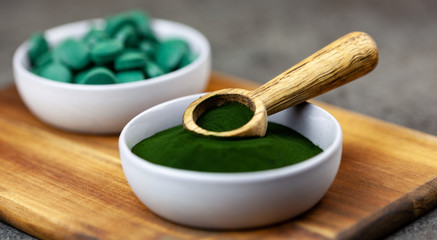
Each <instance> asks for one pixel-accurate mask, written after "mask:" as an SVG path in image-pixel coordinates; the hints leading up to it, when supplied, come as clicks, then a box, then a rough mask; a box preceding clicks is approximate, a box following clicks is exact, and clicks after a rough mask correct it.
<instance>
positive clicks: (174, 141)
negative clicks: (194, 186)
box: [132, 103, 322, 173]
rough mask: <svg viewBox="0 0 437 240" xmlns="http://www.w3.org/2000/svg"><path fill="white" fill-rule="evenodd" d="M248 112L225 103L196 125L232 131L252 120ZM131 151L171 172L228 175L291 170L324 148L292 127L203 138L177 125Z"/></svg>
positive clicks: (235, 105)
mask: <svg viewBox="0 0 437 240" xmlns="http://www.w3.org/2000/svg"><path fill="white" fill-rule="evenodd" d="M247 109H248V108H247ZM247 109H244V107H242V106H238V104H234V103H232V104H228V105H225V106H223V107H219V108H217V109H214V111H209V112H206V113H205V114H204V115H203V116H202V119H199V120H198V121H197V124H198V125H199V126H201V127H203V128H205V129H208V130H211V131H227V130H232V129H234V128H237V127H240V126H241V125H244V124H245V122H247V121H248V120H249V119H250V118H251V114H252V115H253V112H251V111H247ZM215 120H216V121H215ZM132 152H133V153H134V154H136V155H138V156H139V157H141V158H143V159H147V161H149V162H152V163H155V164H159V165H163V166H167V167H171V168H178V169H186V170H194V171H201V172H222V173H223V172H225V173H230V172H252V171H261V170H268V169H274V168H280V167H285V166H289V165H292V164H295V163H299V162H302V161H304V160H306V159H308V158H311V157H313V156H315V155H317V154H319V153H320V152H322V149H320V148H319V147H318V146H316V145H314V144H313V143H312V142H311V141H310V140H308V139H307V138H305V137H304V136H302V135H301V134H299V133H298V132H296V131H294V130H292V129H291V128H288V127H286V126H283V125H280V124H277V123H273V122H269V124H268V129H267V133H266V135H265V137H262V138H216V137H206V136H202V135H198V134H195V133H192V132H190V131H187V130H185V129H184V128H183V126H182V125H179V126H176V127H173V128H169V129H166V130H164V131H161V132H159V133H156V134H155V135H153V136H151V137H149V138H146V139H144V140H142V141H140V142H139V143H138V144H136V145H135V146H134V147H133V148H132Z"/></svg>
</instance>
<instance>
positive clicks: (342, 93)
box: [0, 0, 437, 239]
mask: <svg viewBox="0 0 437 240" xmlns="http://www.w3.org/2000/svg"><path fill="white" fill-rule="evenodd" d="M131 8H142V9H144V10H146V11H148V12H149V13H150V15H151V16H153V17H156V18H164V19H170V20H174V21H180V22H183V23H185V24H188V25H191V26H193V27H195V28H197V29H198V30H200V31H201V32H203V33H204V34H205V35H206V36H207V38H208V39H209V40H210V43H211V46H212V52H213V57H212V60H213V69H215V70H217V71H221V72H224V73H228V74H231V75H235V76H237V77H241V78H245V79H249V80H252V81H256V82H259V83H264V82H266V81H268V80H270V79H271V78H273V77H274V76H276V75H277V74H279V73H281V72H282V71H284V70H286V69H287V68H289V67H290V66H292V65H294V64H296V63H298V62H299V61H300V60H302V59H304V58H305V57H307V56H309V55H310V54H312V53H313V52H315V51H316V50H318V49H319V48H321V47H323V46H325V45H326V44H328V43H329V42H331V41H333V40H335V39H337V38H338V37H340V36H342V35H344V34H346V33H348V32H351V31H357V30H358V31H365V32H367V33H369V34H370V35H371V36H373V38H374V39H375V41H376V43H377V44H378V47H379V52H380V60H379V64H378V66H377V68H376V69H375V70H374V71H373V72H372V73H370V74H369V75H367V76H365V77H363V78H360V79H359V80H357V81H354V82H352V83H349V84H348V85H346V86H343V87H341V88H339V89H336V90H334V91H332V92H329V93H327V94H324V95H323V96H321V97H318V100H321V101H324V102H327V103H331V104H334V105H337V106H341V107H343V108H346V109H350V110H353V111H356V112H360V113H363V114H366V115H370V116H374V117H376V118H379V119H383V120H385V121H390V122H393V123H396V124H400V125H403V126H406V127H409V128H413V129H417V130H419V131H423V132H426V133H430V134H432V135H437V121H436V119H437V94H436V90H437V61H436V60H437V1H432V0H429V1H420V0H415V1H408V0H405V1H399V0H398V1H396V0H387V1H346V0H335V1H285V0H283V1H282V0H272V1H261V0H256V1H255V0H244V1H243V0H240V1H231V0H222V1H212V0H210V1H201V0H186V1H172V0H159V1H144V0H143V1H128V0H123V1H103V0H99V1H90V0H87V1H85V0H75V1H48V0H47V1H38V0H28V1H23V0H13V1H8V0H0V85H1V86H7V85H9V84H11V82H12V80H13V76H12V66H11V59H12V54H13V52H14V50H15V49H16V48H17V47H18V45H19V44H20V43H21V42H23V41H24V40H25V39H27V38H28V37H29V35H30V34H31V33H33V32H35V31H38V30H44V29H47V28H50V27H54V26H56V25H60V24H64V23H68V22H72V21H77V20H83V19H88V18H95V17H102V16H107V15H109V14H112V13H118V12H121V11H123V10H128V9H131ZM0 238H1V239H30V238H31V237H30V236H28V235H25V234H23V233H21V232H20V231H17V230H16V229H14V228H11V227H10V226H7V225H5V224H2V223H0ZM389 239H437V210H434V211H432V212H430V213H429V214H427V215H426V216H424V217H422V218H420V219H418V220H417V221H416V222H414V223H413V224H411V225H409V226H407V227H405V228H403V229H401V230H400V231H398V232H396V233H393V235H391V236H390V237H389Z"/></svg>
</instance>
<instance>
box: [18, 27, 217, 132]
mask: <svg viewBox="0 0 437 240" xmlns="http://www.w3.org/2000/svg"><path fill="white" fill-rule="evenodd" d="M91 24H97V25H101V24H102V20H101V19H94V20H87V21H81V22H75V23H70V24H66V25H62V26H59V27H55V28H52V29H49V30H47V31H46V32H45V36H46V39H47V40H48V42H49V44H50V45H56V44H57V43H59V42H60V41H61V40H63V39H65V38H66V37H80V36H82V35H84V34H85V33H86V32H87V31H88V29H89V27H90V25H91ZM152 28H153V29H154V30H155V32H156V34H157V35H158V37H160V38H167V37H181V38H183V39H185V40H186V41H187V42H188V44H189V45H190V47H191V49H192V51H194V52H195V53H197V54H198V57H197V58H196V60H195V61H193V62H192V63H191V64H189V65H187V66H185V67H183V68H181V69H179V70H176V71H174V72H171V73H168V74H165V75H162V76H159V77H156V78H153V79H150V80H145V81H138V82H132V83H123V84H110V85H79V84H70V83H61V82H56V81H52V80H49V79H45V78H42V77H39V76H37V75H35V74H33V73H31V72H30V71H29V61H28V58H27V54H26V53H27V49H28V46H27V44H26V42H24V43H23V44H22V45H20V47H19V48H18V49H17V50H16V52H15V54H14V57H13V66H14V76H15V82H16V85H17V88H18V91H19V94H20V96H21V98H22V99H23V101H24V103H25V104H26V106H27V107H28V108H29V109H30V111H32V112H33V113H34V114H35V115H36V116H37V117H38V118H39V119H41V120H42V121H44V122H46V123H48V124H50V125H52V126H55V127H58V128H61V129H65V130H69V131H75V132H82V133H93V134H94V133H95V134H112V133H119V132H120V131H121V129H122V128H123V126H124V125H126V123H127V122H128V121H129V120H130V119H132V118H133V117H134V116H135V115H137V114H138V113H140V112H142V111H143V110H145V109H147V108H149V107H152V106H154V105H156V104H158V103H161V102H164V101H168V100H171V99H174V98H177V97H181V96H186V95H189V94H193V93H199V92H202V91H204V89H205V87H206V85H207V82H208V79H209V74H210V70H211V60H210V59H211V53H210V52H211V50H210V45H209V42H208V40H207V39H206V37H205V36H204V35H202V34H201V33H200V32H198V31H197V30H195V29H193V28H191V27H189V26H186V25H183V24H181V23H176V22H171V21H167V20H162V19H154V20H153V21H152Z"/></svg>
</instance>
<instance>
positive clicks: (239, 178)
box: [119, 93, 343, 183]
mask: <svg viewBox="0 0 437 240" xmlns="http://www.w3.org/2000/svg"><path fill="white" fill-rule="evenodd" d="M203 94H205V93H200V94H192V95H188V96H185V97H180V98H176V99H173V100H170V101H167V102H164V103H161V104H158V105H155V106H154V107H151V108H149V109H147V110H145V111H143V112H141V113H139V114H138V115H137V116H135V117H134V118H133V119H132V120H130V121H129V122H128V123H127V124H126V125H125V127H124V128H123V130H122V131H121V133H120V136H119V151H120V157H121V161H122V166H124V165H125V164H126V163H125V162H126V161H128V162H130V163H131V164H133V165H134V166H135V167H137V168H140V169H142V170H143V171H145V172H154V173H155V174H160V175H163V176H167V177H171V178H178V179H179V180H188V181H190V180H191V181H203V182H216V183H217V182H220V183H229V182H232V183H236V182H239V183H245V182H254V181H255V182H260V181H265V180H268V179H269V180H273V179H278V178H283V177H289V176H290V175H298V174H300V173H303V172H305V171H307V170H309V169H312V168H315V167H317V166H318V165H320V164H322V163H323V162H325V161H328V160H329V159H330V157H332V156H333V155H335V154H336V152H337V150H339V149H340V151H341V150H342V144H343V132H342V129H341V126H340V124H339V122H338V121H337V119H335V118H334V116H332V115H331V114H330V113H329V112H328V111H326V110H325V109H323V108H321V107H319V106H317V105H315V104H312V103H309V102H304V103H301V104H305V105H306V106H307V107H312V108H315V109H316V110H317V111H321V112H323V113H324V115H326V116H327V117H328V118H329V119H330V120H331V121H333V123H334V126H335V136H334V140H333V141H332V143H331V144H330V145H329V146H328V147H327V148H326V149H324V150H323V152H321V153H319V154H317V155H316V156H314V157H312V158H309V159H307V160H304V161H302V162H299V163H296V164H293V165H289V166H285V167H281V168H275V169H269V170H262V171H253V172H236V173H235V172H232V173H221V172H220V173H217V172H200V171H194V170H186V169H177V168H171V167H167V166H162V165H159V164H155V163H152V162H149V161H147V160H145V159H143V158H141V157H139V156H137V155H135V154H134V153H132V151H131V149H130V148H129V147H128V145H127V142H126V134H127V131H128V130H129V128H130V127H131V126H132V125H133V124H134V123H135V122H137V121H138V120H139V119H140V118H141V117H142V116H143V115H146V114H148V113H149V112H153V111H159V110H160V109H161V108H162V107H164V106H165V105H170V104H173V103H175V102H178V101H184V100H187V99H192V100H194V99H195V98H198V97H200V96H201V95H203ZM123 153H126V154H127V155H128V156H127V157H123V156H122V155H123ZM340 161H341V159H340Z"/></svg>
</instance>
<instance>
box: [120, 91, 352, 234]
mask: <svg viewBox="0 0 437 240" xmlns="http://www.w3.org/2000/svg"><path fill="white" fill-rule="evenodd" d="M199 96H200V95H197V94H196V95H191V96H187V97H183V98H179V99H175V100H172V101H168V102H165V103H163V104H159V105H157V106H155V107H152V108H150V109H148V110H146V111H144V112H142V113H141V114H139V115H138V116H136V117H135V118H134V119H132V120H131V121H130V122H129V123H128V124H127V125H126V126H125V128H124V129H123V131H122V132H121V135H120V139H119V148H120V156H121V162H122V166H123V171H124V174H125V176H126V179H127V181H128V183H129V185H130V186H131V188H132V189H133V191H134V193H135V194H136V195H137V196H138V198H139V199H140V200H141V201H142V202H143V203H144V204H145V205H146V206H147V207H148V208H149V209H150V210H152V211H153V212H155V213H156V214H158V215H160V216H162V217H164V218H166V219H169V220H171V221H174V222H177V223H180V224H184V225H189V226H194V227H200V228H213V229H237V228H251V227H258V226H264V225H268V224H272V223H276V222H280V221H283V220H286V219H289V218H292V217H294V216H296V215H299V214H301V213H303V212H305V211H307V210H308V209H310V208H311V207H313V206H314V205H315V204H316V203H317V202H318V201H319V200H320V199H321V198H322V197H323V195H324V194H325V193H326V191H327V190H328V188H329V187H330V186H331V184H332V181H333V180H334V178H335V176H336V174H337V171H338V168H339V165H340V159H341V151H342V138H343V137H342V136H343V135H342V131H341V127H340V125H339V123H338V122H337V120H336V119H335V118H334V117H333V116H332V115H330V114H329V113H328V112H326V111H325V110H323V109H322V108H320V107H317V106H315V105H313V104H310V103H304V104H301V105H298V106H295V107H292V108H289V109H286V110H284V111H282V112H279V113H277V114H275V115H273V116H270V121H274V122H277V123H281V124H284V125H286V126H289V127H291V128H293V129H294V130H296V131H298V132H299V133H301V134H302V135H304V136H305V137H307V138H308V139H310V140H311V141H312V142H313V143H315V144H316V145H318V146H319V147H321V148H322V149H323V150H324V151H323V152H322V153H320V154H318V155H316V156H314V157H313V158H310V159H308V160H305V161H303V162H301V163H297V164H295V165H291V166H287V167H283V168H278V169H273V170H266V171H258V172H248V173H206V172H196V171H189V170H180V169H173V168H169V167H165V166H160V165H156V164H153V163H150V162H148V161H145V160H143V159H141V158H139V157H138V156H136V155H135V154H133V153H132V152H131V149H132V147H133V146H134V145H135V144H137V143H138V142H139V141H141V140H142V139H144V138H147V137H149V136H151V135H153V134H154V133H156V132H159V131H161V130H164V129H167V128H170V127H172V126H176V125H180V124H181V123H182V115H183V112H184V110H185V109H186V108H187V107H188V105H189V104H190V103H191V102H192V101H193V100H195V99H197V98H198V97H199ZM237 160H238V159H236V161H237Z"/></svg>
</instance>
